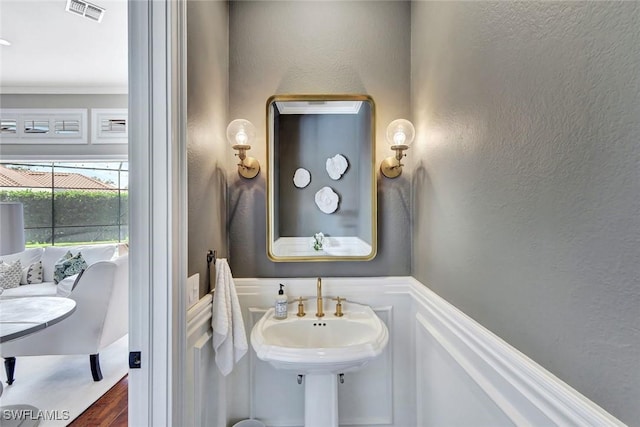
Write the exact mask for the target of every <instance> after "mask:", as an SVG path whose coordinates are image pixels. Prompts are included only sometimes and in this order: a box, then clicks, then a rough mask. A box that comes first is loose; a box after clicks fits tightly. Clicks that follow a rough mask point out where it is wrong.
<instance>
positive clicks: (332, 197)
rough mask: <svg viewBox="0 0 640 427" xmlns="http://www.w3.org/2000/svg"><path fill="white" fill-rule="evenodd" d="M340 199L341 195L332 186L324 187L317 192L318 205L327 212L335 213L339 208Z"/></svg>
mask: <svg viewBox="0 0 640 427" xmlns="http://www.w3.org/2000/svg"><path fill="white" fill-rule="evenodd" d="M339 201H340V196H338V195H337V194H336V193H335V191H333V189H332V188H331V187H322V188H321V189H320V190H318V192H317V193H316V205H317V206H318V208H319V209H320V210H321V211H322V212H324V213H326V214H332V213H334V212H335V211H336V209H338V202H339Z"/></svg>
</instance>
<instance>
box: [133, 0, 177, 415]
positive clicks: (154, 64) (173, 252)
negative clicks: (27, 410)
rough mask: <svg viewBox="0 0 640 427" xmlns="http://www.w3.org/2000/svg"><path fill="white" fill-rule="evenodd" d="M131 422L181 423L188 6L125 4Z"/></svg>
mask: <svg viewBox="0 0 640 427" xmlns="http://www.w3.org/2000/svg"><path fill="white" fill-rule="evenodd" d="M128 20H129V28H128V31H129V125H130V126H129V165H130V172H129V185H130V189H129V194H130V206H129V227H130V233H129V236H130V240H129V241H130V255H129V256H130V258H129V260H130V261H129V262H130V270H129V284H130V286H129V349H130V351H140V352H141V356H142V357H141V366H140V369H131V370H130V371H129V424H130V425H135V426H143V425H148V426H169V425H180V424H181V422H182V420H183V419H184V417H183V408H184V404H183V401H182V399H183V396H184V377H185V376H184V366H185V355H186V285H185V282H186V277H187V203H186V202H187V179H186V105H187V104H186V90H185V89H186V61H185V58H186V0H178V1H175V0H174V1H171V0H130V1H129V18H128Z"/></svg>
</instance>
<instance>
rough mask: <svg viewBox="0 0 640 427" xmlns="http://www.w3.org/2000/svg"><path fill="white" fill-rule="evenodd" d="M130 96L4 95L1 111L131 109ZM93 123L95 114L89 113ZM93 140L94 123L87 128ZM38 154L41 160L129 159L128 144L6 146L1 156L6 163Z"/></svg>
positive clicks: (1, 100) (0, 153) (1, 99)
mask: <svg viewBox="0 0 640 427" xmlns="http://www.w3.org/2000/svg"><path fill="white" fill-rule="evenodd" d="M128 99H129V97H128V95H126V94H125V95H103V94H96V95H87V94H82V95H81V94H76V95H72V94H69V95H62V94H60V95H54V94H15V95H10V94H5V95H0V108H127V107H128ZM87 120H88V121H89V122H91V111H88V112H87ZM87 132H88V133H87V135H88V136H89V137H90V136H91V123H89V127H88V128H87ZM34 153H37V155H38V157H39V158H47V157H49V158H51V159H56V158H58V159H59V158H73V157H77V156H84V157H86V158H91V159H109V158H112V159H125V158H127V145H126V144H95V145H92V144H67V145H64V144H37V145H33V144H29V145H2V146H0V155H2V157H3V159H5V160H6V159H7V158H11V159H13V160H18V159H28V158H29V156H32V155H33V154H34Z"/></svg>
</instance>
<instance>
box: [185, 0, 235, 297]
mask: <svg viewBox="0 0 640 427" xmlns="http://www.w3.org/2000/svg"><path fill="white" fill-rule="evenodd" d="M228 99H229V23H228V4H227V2H225V1H189V2H187V171H188V172H187V173H188V197H189V207H188V215H189V217H188V221H189V231H188V235H189V237H188V250H189V261H188V270H189V275H193V274H195V273H199V274H200V296H203V295H204V294H206V293H207V292H208V291H209V282H208V280H207V279H208V272H207V262H206V254H207V251H208V250H209V249H211V250H216V251H217V253H218V256H219V257H226V256H227V253H228V231H227V180H226V167H227V166H226V164H227V160H228V155H229V153H228V152H229V151H230V147H229V144H228V143H227V140H226V137H225V135H226V128H227V104H228Z"/></svg>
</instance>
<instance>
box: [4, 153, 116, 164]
mask: <svg viewBox="0 0 640 427" xmlns="http://www.w3.org/2000/svg"><path fill="white" fill-rule="evenodd" d="M128 161H129V156H128V155H127V154H126V153H125V154H105V155H100V156H99V157H98V156H97V155H96V154H68V153H67V154H48V155H45V154H5V153H2V162H3V163H36V162H46V163H56V162H57V163H61V162H64V163H72V162H87V163H88V162H97V163H110V162H128Z"/></svg>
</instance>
